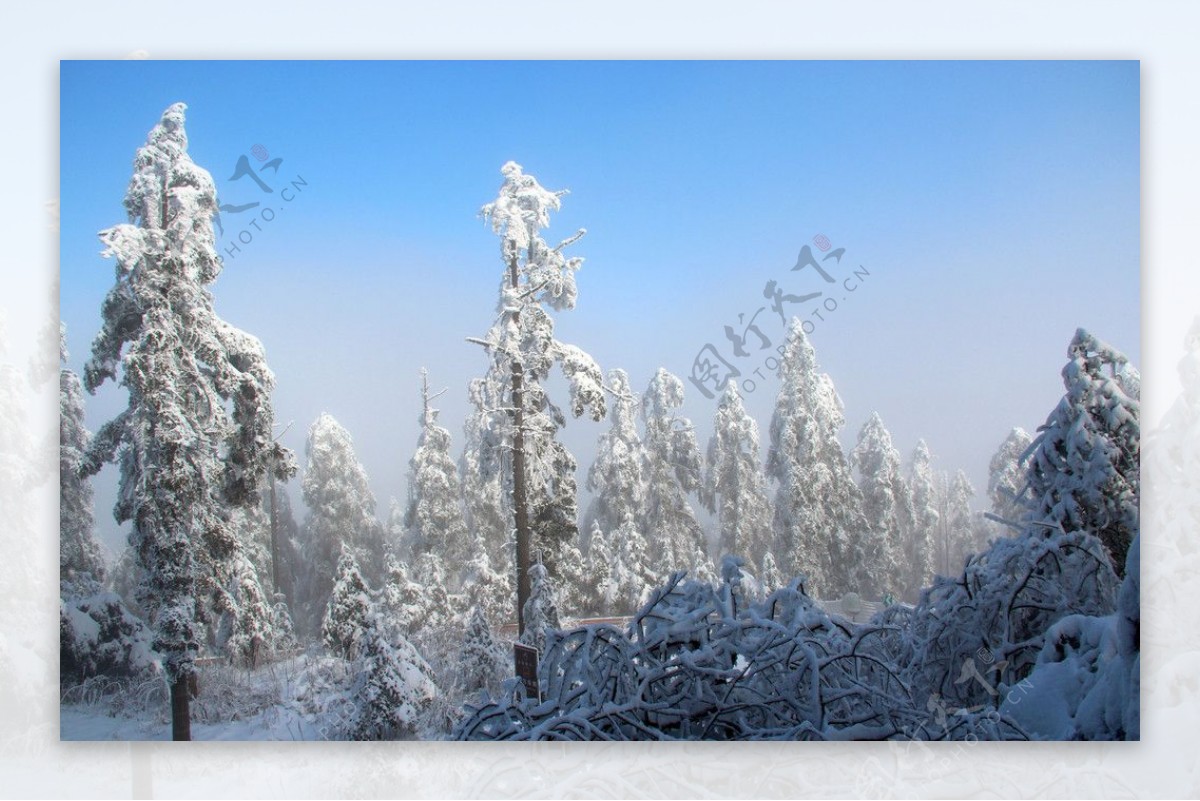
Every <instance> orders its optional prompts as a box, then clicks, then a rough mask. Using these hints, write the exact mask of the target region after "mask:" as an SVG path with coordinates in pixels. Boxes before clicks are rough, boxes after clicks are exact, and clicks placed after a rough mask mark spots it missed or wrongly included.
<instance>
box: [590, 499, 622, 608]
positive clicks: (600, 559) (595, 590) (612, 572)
mask: <svg viewBox="0 0 1200 801" xmlns="http://www.w3.org/2000/svg"><path fill="white" fill-rule="evenodd" d="M616 568H617V565H616V559H615V557H614V556H613V552H612V543H611V542H610V540H609V537H608V535H607V534H605V533H604V531H603V530H602V529H601V528H600V523H599V522H597V521H595V520H593V521H592V530H591V534H590V535H589V536H588V553H587V570H588V574H589V575H590V577H591V583H590V589H591V593H590V595H589V599H590V604H589V605H590V607H591V609H592V611H594V612H595V613H596V614H597V615H601V616H608V615H611V614H612V613H613V607H614V604H615V602H616V599H617V592H618V581H617V578H616Z"/></svg>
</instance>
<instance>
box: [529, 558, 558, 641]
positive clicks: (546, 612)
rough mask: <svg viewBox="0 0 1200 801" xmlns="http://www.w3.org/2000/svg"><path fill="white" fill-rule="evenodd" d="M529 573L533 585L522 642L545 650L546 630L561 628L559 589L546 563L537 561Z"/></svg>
mask: <svg viewBox="0 0 1200 801" xmlns="http://www.w3.org/2000/svg"><path fill="white" fill-rule="evenodd" d="M529 574H530V578H531V579H532V583H533V587H532V588H531V592H530V594H529V600H528V601H526V602H525V610H524V615H523V616H524V618H525V631H523V632H521V643H522V644H523V645H528V646H530V647H532V648H536V649H538V651H543V652H544V651H545V650H546V632H547V631H552V630H555V629H558V628H559V623H558V590H557V589H556V588H555V586H554V581H553V580H552V579H551V578H550V573H549V572H548V571H547V570H546V566H545V565H543V564H541V563H537V562H535V563H534V564H533V565H532V566H531V567H530V568H529Z"/></svg>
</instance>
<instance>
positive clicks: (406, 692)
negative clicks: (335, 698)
mask: <svg viewBox="0 0 1200 801" xmlns="http://www.w3.org/2000/svg"><path fill="white" fill-rule="evenodd" d="M394 631H395V629H394V627H392V626H388V625H387V624H386V622H385V621H384V620H383V619H382V618H380V617H379V616H378V615H372V616H371V617H370V618H369V620H368V622H367V626H366V628H365V629H364V630H363V635H362V641H361V644H360V646H359V651H360V653H359V657H358V660H357V661H356V663H355V666H354V674H355V678H354V683H353V684H352V685H351V687H350V691H349V697H350V698H351V699H353V700H354V703H355V704H356V709H355V713H354V716H353V719H352V720H351V722H350V726H349V730H348V732H347V734H348V736H349V738H350V739H352V740H400V739H411V738H412V737H413V736H414V735H415V734H416V732H417V726H418V723H419V721H420V718H421V715H422V713H423V712H424V711H425V710H426V708H427V707H428V706H429V705H430V703H431V702H432V701H433V700H434V698H435V697H436V696H437V685H436V684H435V682H434V678H433V671H432V670H431V669H430V667H429V665H428V664H426V662H425V660H424V659H423V658H422V657H421V655H420V654H419V653H417V649H416V648H414V647H413V646H412V644H411V643H409V641H408V640H406V639H404V637H403V636H400V635H399V634H395V633H394Z"/></svg>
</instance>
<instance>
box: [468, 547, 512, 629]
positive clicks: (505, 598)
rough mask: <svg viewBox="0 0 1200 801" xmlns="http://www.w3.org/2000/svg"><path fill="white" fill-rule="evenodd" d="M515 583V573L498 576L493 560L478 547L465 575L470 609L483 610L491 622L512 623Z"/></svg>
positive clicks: (508, 572) (509, 572)
mask: <svg viewBox="0 0 1200 801" xmlns="http://www.w3.org/2000/svg"><path fill="white" fill-rule="evenodd" d="M513 590H514V582H513V575H512V572H511V571H507V572H504V573H500V572H497V571H496V570H494V569H493V568H492V560H491V559H490V558H489V556H488V554H487V553H486V552H485V551H484V550H483V548H482V546H481V544H480V543H476V546H475V555H474V556H473V557H472V558H471V561H470V562H468V563H467V568H466V570H465V571H464V574H463V591H462V595H463V596H464V597H465V599H466V606H467V608H473V607H479V608H480V609H481V610H482V611H483V614H484V615H485V616H486V617H487V619H488V620H492V621H495V622H497V623H500V622H503V621H506V620H511V619H512V598H513Z"/></svg>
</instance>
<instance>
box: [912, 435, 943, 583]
mask: <svg viewBox="0 0 1200 801" xmlns="http://www.w3.org/2000/svg"><path fill="white" fill-rule="evenodd" d="M908 490H909V495H910V496H911V497H912V504H913V527H912V530H911V532H910V533H909V536H908V539H907V542H905V545H904V564H905V571H906V575H907V576H908V581H907V587H908V589H907V592H906V596H905V597H907V598H909V599H911V600H913V601H915V600H916V599H917V597H918V595H919V594H920V591H921V588H922V587H926V586H928V585H929V581H930V579H931V578H933V571H934V565H935V564H936V562H937V558H936V556H937V547H938V545H937V543H936V537H937V534H938V531H939V528H938V527H939V524H940V522H941V514H940V513H939V512H938V490H937V483H936V479H935V476H934V472H933V455H932V454H930V452H929V446H928V445H926V444H925V440H923V439H921V440H917V447H916V448H915V449H914V450H913V455H912V460H911V461H910V462H909V466H908Z"/></svg>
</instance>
